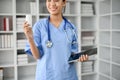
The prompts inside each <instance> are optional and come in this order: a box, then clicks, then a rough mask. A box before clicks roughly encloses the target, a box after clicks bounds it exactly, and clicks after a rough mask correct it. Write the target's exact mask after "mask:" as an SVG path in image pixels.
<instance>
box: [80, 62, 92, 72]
mask: <svg viewBox="0 0 120 80" xmlns="http://www.w3.org/2000/svg"><path fill="white" fill-rule="evenodd" d="M93 70H94V66H93V61H88V62H83V63H82V73H88V72H93Z"/></svg>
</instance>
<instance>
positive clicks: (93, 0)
mask: <svg viewBox="0 0 120 80" xmlns="http://www.w3.org/2000/svg"><path fill="white" fill-rule="evenodd" d="M81 2H95V0H81Z"/></svg>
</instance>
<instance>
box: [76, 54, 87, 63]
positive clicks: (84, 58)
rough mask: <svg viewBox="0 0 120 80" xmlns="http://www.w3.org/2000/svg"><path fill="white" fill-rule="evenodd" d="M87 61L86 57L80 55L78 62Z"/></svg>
mask: <svg viewBox="0 0 120 80" xmlns="http://www.w3.org/2000/svg"><path fill="white" fill-rule="evenodd" d="M87 60H88V55H82V56H81V57H79V59H78V61H81V62H83V61H87Z"/></svg>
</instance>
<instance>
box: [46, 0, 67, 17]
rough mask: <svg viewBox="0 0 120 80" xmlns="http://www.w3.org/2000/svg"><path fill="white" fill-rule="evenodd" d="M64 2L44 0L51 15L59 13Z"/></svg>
mask: <svg viewBox="0 0 120 80" xmlns="http://www.w3.org/2000/svg"><path fill="white" fill-rule="evenodd" d="M65 3H66V1H63V0H46V6H47V9H48V12H49V13H50V14H52V15H57V14H61V13H62V9H63V7H64V6H65Z"/></svg>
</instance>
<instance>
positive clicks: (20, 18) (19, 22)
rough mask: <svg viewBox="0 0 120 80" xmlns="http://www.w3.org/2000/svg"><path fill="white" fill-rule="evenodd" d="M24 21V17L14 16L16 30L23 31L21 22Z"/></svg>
mask: <svg viewBox="0 0 120 80" xmlns="http://www.w3.org/2000/svg"><path fill="white" fill-rule="evenodd" d="M24 22H25V17H18V18H16V26H17V27H16V29H17V31H23V24H24Z"/></svg>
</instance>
